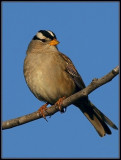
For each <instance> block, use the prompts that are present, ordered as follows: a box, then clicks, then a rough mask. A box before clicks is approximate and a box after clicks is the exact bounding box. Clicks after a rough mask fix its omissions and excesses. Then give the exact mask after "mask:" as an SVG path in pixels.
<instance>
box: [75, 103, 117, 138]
mask: <svg viewBox="0 0 121 160" xmlns="http://www.w3.org/2000/svg"><path fill="white" fill-rule="evenodd" d="M74 105H76V106H77V107H78V108H79V109H80V110H81V111H82V113H83V114H84V115H85V116H86V117H87V119H88V120H89V121H90V122H91V123H92V125H93V126H94V128H95V129H96V131H97V132H98V134H99V135H100V136H101V137H103V136H105V134H111V130H110V129H109V127H108V126H107V124H108V125H109V126H111V127H112V128H114V129H118V128H117V126H116V125H115V124H114V123H113V122H112V121H111V120H110V119H109V118H107V117H106V116H105V115H104V114H103V113H102V112H101V111H100V110H99V109H97V108H96V107H95V106H94V105H93V104H92V103H91V102H90V101H89V100H88V101H84V102H83V103H80V102H79V101H78V102H76V103H74Z"/></svg>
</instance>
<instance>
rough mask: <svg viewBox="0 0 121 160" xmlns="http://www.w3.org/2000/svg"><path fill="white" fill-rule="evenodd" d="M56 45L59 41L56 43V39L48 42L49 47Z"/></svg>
mask: <svg viewBox="0 0 121 160" xmlns="http://www.w3.org/2000/svg"><path fill="white" fill-rule="evenodd" d="M58 43H59V41H57V39H53V40H52V41H50V45H51V46H56V45H57V44H58Z"/></svg>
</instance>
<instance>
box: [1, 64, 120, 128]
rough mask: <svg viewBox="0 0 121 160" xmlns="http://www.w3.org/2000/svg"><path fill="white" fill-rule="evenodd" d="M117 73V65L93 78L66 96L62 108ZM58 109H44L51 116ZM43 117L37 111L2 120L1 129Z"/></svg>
mask: <svg viewBox="0 0 121 160" xmlns="http://www.w3.org/2000/svg"><path fill="white" fill-rule="evenodd" d="M118 74H119V66H117V67H116V68H114V69H113V70H112V71H111V72H109V73H108V74H107V75H105V76H104V77H102V78H100V79H96V78H95V79H93V80H92V82H91V83H90V84H89V85H88V86H87V87H86V88H84V89H83V90H81V91H79V92H77V93H75V94H73V95H71V96H70V97H68V98H66V99H65V100H64V101H63V103H62V108H66V107H68V106H69V105H70V104H72V103H73V102H74V101H76V100H78V99H79V98H82V97H85V96H88V95H89V94H90V93H91V92H92V91H94V90H95V89H96V88H99V87H100V86H102V85H104V84H105V83H107V82H109V81H111V80H112V79H113V78H114V77H115V76H116V75H118ZM58 111H59V108H58V106H56V105H52V106H50V107H48V108H47V110H46V111H45V113H44V114H45V116H51V115H53V114H55V113H56V112H58ZM39 118H43V117H42V115H41V114H39V113H38V112H37V111H36V112H33V113H30V114H27V115H25V116H22V117H18V118H15V119H11V120H7V121H4V122H2V129H3V130H4V129H9V128H12V127H16V126H19V125H22V124H25V123H28V122H30V121H34V120H36V119H39Z"/></svg>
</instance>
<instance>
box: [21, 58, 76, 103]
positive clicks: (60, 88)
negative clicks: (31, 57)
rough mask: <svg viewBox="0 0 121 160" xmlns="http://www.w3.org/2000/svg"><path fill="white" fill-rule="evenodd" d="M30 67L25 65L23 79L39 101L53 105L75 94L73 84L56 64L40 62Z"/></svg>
mask: <svg viewBox="0 0 121 160" xmlns="http://www.w3.org/2000/svg"><path fill="white" fill-rule="evenodd" d="M29 65H30V64H29ZM32 66H33V67H31V69H30V67H27V64H26V69H25V73H24V74H25V75H26V76H25V79H26V82H27V84H28V86H29V88H30V90H31V91H32V92H33V94H34V95H35V96H36V97H37V98H38V99H39V100H42V101H45V102H48V103H50V104H54V103H55V102H56V101H57V100H58V99H59V98H61V97H63V96H66V97H68V96H70V95H72V94H73V93H74V92H75V83H74V82H73V80H72V79H71V77H70V76H69V75H68V73H67V72H65V71H64V70H63V71H62V68H61V66H60V65H59V64H58V63H57V64H55V63H52V62H51V61H50V62H48V63H47V62H46V63H44V62H41V63H39V65H38V63H34V64H32ZM50 66H51V67H50ZM27 68H28V69H27ZM30 73H31V74H30Z"/></svg>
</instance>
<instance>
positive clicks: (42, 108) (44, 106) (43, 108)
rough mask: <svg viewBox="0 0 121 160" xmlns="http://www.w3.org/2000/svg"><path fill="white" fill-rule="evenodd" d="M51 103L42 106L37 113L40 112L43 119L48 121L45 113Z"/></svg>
mask: <svg viewBox="0 0 121 160" xmlns="http://www.w3.org/2000/svg"><path fill="white" fill-rule="evenodd" d="M48 104H49V103H45V104H44V105H42V106H41V107H40V108H39V109H38V111H37V112H39V114H41V115H42V116H43V118H44V119H45V120H46V121H47V119H46V116H45V114H44V112H45V111H46V110H47V105H48Z"/></svg>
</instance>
